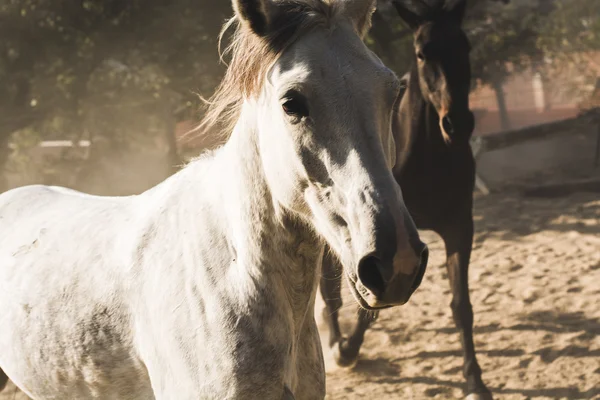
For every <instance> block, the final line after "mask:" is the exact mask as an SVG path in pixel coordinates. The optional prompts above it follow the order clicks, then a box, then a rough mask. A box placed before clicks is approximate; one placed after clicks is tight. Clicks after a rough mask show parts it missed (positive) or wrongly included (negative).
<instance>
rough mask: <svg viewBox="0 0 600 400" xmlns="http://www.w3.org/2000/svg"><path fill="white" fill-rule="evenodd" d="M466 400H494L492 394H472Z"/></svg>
mask: <svg viewBox="0 0 600 400" xmlns="http://www.w3.org/2000/svg"><path fill="white" fill-rule="evenodd" d="M465 400H494V398H493V397H492V394H491V393H471V394H470V395H468V396H467V397H466V399H465Z"/></svg>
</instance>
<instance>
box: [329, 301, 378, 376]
mask: <svg viewBox="0 0 600 400" xmlns="http://www.w3.org/2000/svg"><path fill="white" fill-rule="evenodd" d="M378 316H379V313H378V312H377V311H368V310H365V309H364V308H362V307H359V308H358V320H357V321H356V325H355V326H354V329H353V331H352V334H350V336H348V337H347V338H346V337H343V338H342V339H341V340H340V341H339V343H338V347H337V348H334V355H335V361H336V362H337V364H338V365H339V366H340V367H353V366H354V365H355V364H356V361H357V360H358V353H359V352H360V347H361V346H362V343H363V340H364V339H365V332H366V331H367V329H369V327H370V326H371V324H373V322H375V321H376V320H377V317H378Z"/></svg>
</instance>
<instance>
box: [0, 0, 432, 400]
mask: <svg viewBox="0 0 600 400" xmlns="http://www.w3.org/2000/svg"><path fill="white" fill-rule="evenodd" d="M374 6H375V0H352V1H351V0H337V1H331V2H328V3H325V2H323V1H317V0H304V1H298V0H234V8H235V10H236V17H235V18H234V23H235V24H236V26H237V29H236V32H235V35H234V41H233V44H232V47H231V54H232V60H231V64H230V66H229V68H228V71H227V74H226V77H225V79H224V81H223V83H222V85H221V87H220V89H219V90H218V91H217V93H216V95H215V97H214V98H213V100H214V103H213V105H212V110H211V111H210V113H209V115H208V117H207V118H208V119H207V125H210V124H213V123H215V122H217V123H224V125H227V123H228V122H230V121H235V127H234V128H233V130H232V131H231V136H230V138H229V140H228V142H227V143H226V144H225V145H224V146H223V147H222V148H221V149H219V150H218V151H216V152H214V153H212V154H208V155H205V156H203V157H201V158H200V159H198V160H195V161H193V162H191V163H190V164H189V165H188V166H187V167H186V168H185V169H183V170H182V171H180V172H179V173H177V174H176V175H174V176H172V177H171V178H169V179H167V180H166V181H165V182H163V183H161V184H160V185H158V186H157V187H155V188H153V189H151V190H149V191H147V192H145V193H143V194H140V195H138V196H131V197H123V198H116V197H96V196H90V195H85V194H82V193H78V192H75V191H71V190H68V189H63V188H57V187H45V186H31V187H24V188H19V189H15V190H12V191H9V192H7V193H5V194H3V195H1V196H0V310H1V313H0V368H2V370H3V371H4V372H5V374H6V375H7V376H8V377H10V379H11V380H13V381H14V382H15V384H16V385H17V386H18V387H19V388H21V389H22V390H23V391H24V392H25V393H27V394H28V395H29V396H30V397H32V398H33V399H44V400H47V399H60V400H67V399H77V400H81V399H107V400H108V399H110V400H114V399H127V400H136V399H140V400H141V399H144V400H148V399H177V400H187V399H190V400H191V399H194V400H196V399H276V400H279V399H294V398H297V399H322V398H323V397H324V395H325V374H324V366H323V358H322V353H321V346H320V341H319V337H318V333H317V328H316V324H315V320H314V315H313V309H314V300H315V293H316V288H317V285H318V281H319V276H320V260H321V257H322V252H323V248H324V243H325V242H326V243H328V244H329V245H330V246H331V248H332V249H333V250H334V251H335V253H336V255H337V256H338V257H339V258H340V260H341V262H342V265H343V266H344V267H345V271H346V275H347V277H348V279H349V281H350V282H351V287H352V289H353V291H354V294H355V296H356V298H357V300H358V301H359V302H360V303H361V304H362V305H364V306H365V307H368V308H373V309H377V308H382V307H388V306H393V305H398V304H403V303H405V302H406V301H407V300H408V298H409V297H410V295H411V294H412V292H413V291H414V290H415V289H416V286H418V284H419V282H420V279H421V277H422V274H423V272H424V268H425V263H426V262H425V261H424V259H425V258H426V257H424V256H422V253H423V252H426V248H425V246H424V245H423V244H422V243H421V242H420V240H419V238H418V233H417V230H416V229H415V227H414V225H413V223H412V220H411V219H410V217H409V216H408V214H407V212H406V209H405V207H404V204H403V201H402V196H401V192H400V189H399V187H398V185H397V184H396V183H395V181H394V178H393V176H392V173H391V167H392V166H393V164H394V154H395V146H394V141H393V138H392V135H391V122H392V117H393V115H394V113H393V111H392V110H393V107H394V103H395V101H396V98H397V95H398V91H399V84H398V79H397V78H396V76H395V75H394V74H393V73H392V72H391V71H390V70H389V69H387V68H386V67H385V66H384V65H383V64H382V63H381V61H380V60H379V59H377V58H376V57H375V56H374V55H373V54H372V53H371V52H370V51H369V50H368V49H367V48H366V46H365V45H364V44H363V42H362V40H361V37H362V36H363V35H364V34H365V32H366V31H367V29H368V27H369V24H370V16H371V13H372V11H373V9H374ZM0 372H1V371H0ZM0 375H2V377H3V378H4V379H1V378H0V383H3V382H5V380H6V377H5V376H4V374H0Z"/></svg>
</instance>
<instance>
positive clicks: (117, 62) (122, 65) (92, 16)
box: [0, 0, 600, 190]
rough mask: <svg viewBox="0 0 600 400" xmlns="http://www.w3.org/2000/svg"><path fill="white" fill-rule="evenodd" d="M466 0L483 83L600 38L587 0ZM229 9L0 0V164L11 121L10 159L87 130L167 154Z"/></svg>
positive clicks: (390, 43) (190, 2)
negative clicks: (40, 143) (32, 147)
mask: <svg viewBox="0 0 600 400" xmlns="http://www.w3.org/2000/svg"><path fill="white" fill-rule="evenodd" d="M390 1H391V0H380V1H379V8H378V11H377V13H376V14H375V16H374V24H373V29H372V30H371V33H370V36H369V38H368V43H369V45H370V46H372V48H373V49H374V50H375V51H376V52H377V53H378V54H379V55H380V56H381V57H382V58H383V59H384V61H385V62H386V63H388V64H389V65H390V66H392V68H393V69H395V70H396V71H397V72H398V73H399V74H403V73H404V72H405V71H406V70H407V69H408V67H409V65H410V63H411V62H412V57H413V56H412V53H413V52H412V35H411V32H410V30H409V29H408V28H407V27H406V26H405V25H404V24H403V23H402V21H401V20H400V18H399V17H398V16H397V14H396V12H395V10H394V7H392V6H391V4H390ZM397 1H405V2H407V4H409V5H410V3H411V1H425V2H431V3H432V4H433V3H435V2H436V0H397ZM446 1H448V2H452V1H455V0H446ZM468 4H469V7H468V11H467V16H466V20H465V24H464V26H465V29H466V31H467V32H468V35H469V37H470V39H471V42H472V45H473V52H472V65H473V76H474V78H475V79H476V80H478V81H479V82H482V83H490V82H493V81H502V80H503V79H505V78H506V77H507V76H508V75H509V74H510V73H511V72H512V71H513V70H514V69H519V68H528V67H530V66H531V65H538V64H540V63H541V64H543V65H551V66H553V67H554V68H558V67H557V66H563V65H569V66H570V68H575V67H577V66H578V65H581V64H582V63H578V62H576V61H574V60H577V57H584V56H585V55H586V54H588V53H589V52H590V51H593V50H598V46H599V44H600V18H598V15H600V1H598V0H510V1H509V0H477V1H476V0H469V3H468ZM231 12H232V11H231V5H230V2H229V1H219V2H215V1H209V0H129V1H122V0H81V1H77V2H74V1H70V0H0V37H1V38H2V40H0V168H3V165H4V162H5V160H6V158H7V154H8V139H9V138H10V137H11V135H13V133H14V132H19V135H15V136H13V139H14V140H13V142H15V141H18V140H21V142H22V143H16V144H15V143H13V148H14V149H16V150H14V151H13V157H14V158H15V159H19V160H25V158H22V157H21V158H19V157H20V154H19V151H21V150H20V149H23V148H27V146H29V145H31V144H32V143H34V144H35V143H36V140H37V141H39V140H40V139H65V138H72V139H81V138H86V139H90V140H92V141H93V142H94V143H101V142H102V141H104V142H105V143H107V145H106V146H104V147H106V148H108V149H110V151H112V152H113V153H114V152H118V151H121V152H123V153H124V154H125V153H127V152H129V153H131V152H132V151H135V152H137V153H143V151H145V150H144V149H151V150H152V151H155V149H156V148H157V147H161V146H166V147H167V148H168V150H167V152H168V154H167V159H168V163H169V165H173V164H175V163H176V162H177V157H176V154H175V148H174V139H173V137H172V136H173V131H174V124H175V122H176V121H177V119H181V118H184V117H185V118H187V117H189V115H192V114H193V113H194V112H196V111H197V110H198V99H197V96H196V93H201V94H203V95H208V94H210V92H211V91H212V89H213V88H214V87H215V85H216V84H217V83H218V81H219V79H220V76H221V74H222V72H223V66H222V65H221V64H219V62H218V54H217V36H218V32H219V29H220V27H221V25H222V24H223V22H224V21H225V19H226V18H227V17H229V16H230V15H231ZM536 63H537V64H536ZM588 64H589V63H588ZM586 65H587V64H586ZM588 72H589V71H588ZM579 75H582V74H579ZM592 75H593V74H592ZM585 76H587V75H585ZM590 76H591V75H590ZM596 76H597V73H596ZM25 138H26V139H25ZM157 143H159V144H157ZM92 148H93V149H94V150H92V154H86V156H85V157H83V158H81V157H79V158H78V157H72V155H70V154H66V155H65V157H63V158H64V159H66V160H68V161H69V162H70V163H71V164H68V165H69V166H68V167H67V168H71V169H72V170H77V171H80V170H81V171H83V172H82V174H83V176H84V178H85V176H86V173H85V171H86V170H87V171H89V170H94V168H92V167H90V166H92V165H95V164H94V162H95V161H94V160H97V159H102V157H103V155H102V154H96V153H94V152H97V151H100V149H101V148H103V146H102V145H100V144H98V145H94V146H92ZM163 153H164V152H163ZM153 154H154V153H153ZM163 155H164V154H163ZM153 156H154V155H153ZM73 160H75V161H73ZM23 162H26V161H23ZM72 162H76V163H77V165H78V167H77V168H74V167H73V166H72ZM83 164H85V165H87V166H85V165H84V166H85V168H84V167H82V165H83ZM54 169H55V168H54ZM55 175H60V173H59V172H57V173H56V174H55ZM1 186H2V182H0V190H1Z"/></svg>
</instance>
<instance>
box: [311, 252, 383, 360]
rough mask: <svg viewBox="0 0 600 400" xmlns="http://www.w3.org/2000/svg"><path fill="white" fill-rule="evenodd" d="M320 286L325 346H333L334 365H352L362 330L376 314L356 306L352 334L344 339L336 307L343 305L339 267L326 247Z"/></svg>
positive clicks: (357, 350) (362, 333) (364, 329)
mask: <svg viewBox="0 0 600 400" xmlns="http://www.w3.org/2000/svg"><path fill="white" fill-rule="evenodd" d="M320 289H321V296H322V297H323V300H324V301H325V308H324V309H323V318H324V319H325V321H326V322H327V326H328V328H329V347H332V348H334V354H335V361H336V363H337V364H338V365H340V366H342V367H348V366H352V365H354V364H355V363H356V359H357V358H358V352H359V351H360V346H361V345H362V342H363V339H364V336H365V331H366V330H367V329H368V328H369V326H370V325H371V323H372V322H373V321H374V320H375V318H377V314H374V313H372V312H368V311H366V310H363V309H362V308H359V310H358V321H357V324H356V326H355V327H354V330H353V331H352V334H351V335H350V336H349V337H348V338H345V337H343V336H342V332H341V330H340V324H339V320H338V318H339V309H340V308H341V307H342V304H343V302H342V267H341V265H339V262H338V261H337V260H336V259H335V258H334V257H333V256H332V255H331V254H330V252H329V251H328V250H327V249H326V250H325V256H324V257H323V269H322V275H321V285H320Z"/></svg>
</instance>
